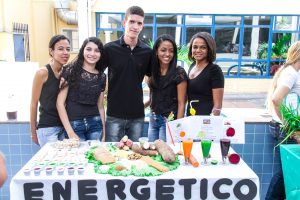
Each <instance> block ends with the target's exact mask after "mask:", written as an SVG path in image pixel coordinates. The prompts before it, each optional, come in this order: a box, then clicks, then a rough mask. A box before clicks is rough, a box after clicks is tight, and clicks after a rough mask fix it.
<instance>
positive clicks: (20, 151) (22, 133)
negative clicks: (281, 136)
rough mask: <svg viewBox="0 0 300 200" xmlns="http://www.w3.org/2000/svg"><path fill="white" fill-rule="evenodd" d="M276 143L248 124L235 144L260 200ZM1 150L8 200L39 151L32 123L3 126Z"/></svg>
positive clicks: (274, 162) (261, 126)
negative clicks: (22, 171) (18, 176)
mask: <svg viewBox="0 0 300 200" xmlns="http://www.w3.org/2000/svg"><path fill="white" fill-rule="evenodd" d="M145 130H147V126H145ZM145 133H146V131H145ZM275 144H276V141H274V140H273V138H272V137H271V135H270V134H269V130H268V125H267V124H265V123H246V142H245V144H243V145H242V144H239V145H237V144H235V145H232V146H233V148H234V149H235V151H236V152H237V153H239V154H240V155H241V157H242V158H243V159H244V160H245V162H246V163H247V164H248V165H249V166H250V167H251V168H252V169H253V170H254V172H255V173H256V174H257V175H258V177H259V179H260V184H261V188H260V192H261V199H264V197H265V194H266V191H267V189H268V186H269V182H270V179H271V177H272V174H273V172H275V171H276V170H277V168H278V166H279V160H278V152H276V153H275V155H277V156H275V157H274V156H273V147H274V145H275ZM0 150H1V151H2V152H3V153H4V154H5V155H6V160H7V169H8V175H9V178H8V180H7V181H6V183H5V184H4V186H3V187H2V188H1V189H0V199H1V200H9V183H10V180H11V178H12V177H13V176H14V174H16V172H17V171H18V170H20V169H21V167H22V166H23V165H24V164H25V163H26V162H28V161H29V159H30V158H31V157H32V156H33V155H34V154H35V153H36V152H37V151H38V150H39V147H38V146H37V145H35V144H33V143H32V142H31V138H30V128H29V124H28V123H20V124H16V123H1V124H0Z"/></svg>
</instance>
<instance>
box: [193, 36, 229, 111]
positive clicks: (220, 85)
mask: <svg viewBox="0 0 300 200" xmlns="http://www.w3.org/2000/svg"><path fill="white" fill-rule="evenodd" d="M188 57H189V59H190V60H192V61H194V62H193V63H192V65H191V66H190V69H189V72H188V110H187V111H188V112H187V115H191V113H190V106H192V107H193V108H194V109H195V110H196V115H210V114H212V115H220V113H221V109H222V101H223V94H224V75H223V73H222V70H221V68H220V67H219V66H218V65H216V64H213V62H214V61H215V60H216V43H215V41H214V38H213V37H212V36H211V35H210V34H209V33H206V32H199V33H196V34H195V35H194V36H193V37H192V39H191V42H190V47H189V52H188ZM191 101H192V103H191ZM191 104H192V105H191Z"/></svg>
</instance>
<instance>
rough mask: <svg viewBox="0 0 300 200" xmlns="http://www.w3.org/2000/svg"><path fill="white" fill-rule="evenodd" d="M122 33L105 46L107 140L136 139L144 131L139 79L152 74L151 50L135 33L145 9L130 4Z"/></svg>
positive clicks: (137, 31)
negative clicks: (126, 136)
mask: <svg viewBox="0 0 300 200" xmlns="http://www.w3.org/2000/svg"><path fill="white" fill-rule="evenodd" d="M123 25H124V29H125V33H124V35H123V36H122V37H121V38H120V39H118V40H116V41H113V42H110V43H108V44H106V45H105V47H104V53H105V56H104V57H105V59H104V60H105V66H106V67H108V94H107V119H106V132H107V134H106V141H110V142H111V141H113V142H116V141H120V139H121V138H122V137H123V136H124V135H128V137H129V138H130V139H131V140H133V141H137V140H138V138H139V137H140V136H141V135H142V132H143V130H144V116H145V114H144V102H143V89H142V81H143V79H144V76H145V75H147V76H149V75H150V73H151V69H150V61H151V49H150V48H149V47H148V46H147V45H146V44H144V43H142V41H140V40H139V38H138V36H139V34H140V32H141V31H142V29H143V26H144V11H143V9H142V8H140V7H138V6H132V7H130V8H128V9H127V11H126V13H125V20H124V22H123Z"/></svg>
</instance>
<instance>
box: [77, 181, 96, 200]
mask: <svg viewBox="0 0 300 200" xmlns="http://www.w3.org/2000/svg"><path fill="white" fill-rule="evenodd" d="M93 186H97V181H96V180H81V181H78V199H79V200H97V199H98V197H97V195H92V194H97V187H93Z"/></svg>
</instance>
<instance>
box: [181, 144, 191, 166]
mask: <svg viewBox="0 0 300 200" xmlns="http://www.w3.org/2000/svg"><path fill="white" fill-rule="evenodd" d="M182 147H183V155H184V161H185V164H186V165H187V164H188V163H189V158H190V155H191V152H192V147H193V140H191V139H186V140H183V141H182Z"/></svg>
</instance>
